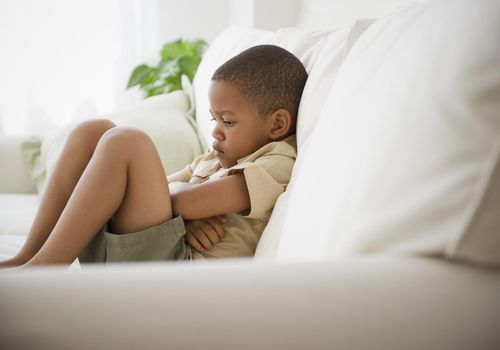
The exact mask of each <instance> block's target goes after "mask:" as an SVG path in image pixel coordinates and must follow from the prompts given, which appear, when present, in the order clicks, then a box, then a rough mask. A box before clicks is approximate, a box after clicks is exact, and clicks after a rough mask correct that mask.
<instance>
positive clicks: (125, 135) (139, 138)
mask: <svg viewBox="0 0 500 350" xmlns="http://www.w3.org/2000/svg"><path fill="white" fill-rule="evenodd" d="M151 142H152V141H151V139H150V137H149V136H148V135H147V134H146V133H145V132H144V131H142V130H140V129H137V128H133V127H124V126H119V127H116V128H112V129H109V130H108V131H106V132H105V133H104V135H102V138H101V140H100V142H99V143H100V144H102V145H103V146H104V145H109V146H112V145H118V146H119V147H120V148H121V149H124V148H126V147H132V148H134V149H136V148H137V147H141V145H145V144H148V145H149V144H151Z"/></svg>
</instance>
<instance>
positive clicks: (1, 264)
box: [0, 257, 26, 269]
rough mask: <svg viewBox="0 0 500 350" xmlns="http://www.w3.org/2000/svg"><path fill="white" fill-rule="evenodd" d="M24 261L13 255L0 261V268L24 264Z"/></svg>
mask: <svg viewBox="0 0 500 350" xmlns="http://www.w3.org/2000/svg"><path fill="white" fill-rule="evenodd" d="M25 263H26V262H25V261H21V260H20V259H18V258H16V257H14V258H10V259H8V260H4V261H0V269H4V268H13V267H18V266H22V265H24V264H25Z"/></svg>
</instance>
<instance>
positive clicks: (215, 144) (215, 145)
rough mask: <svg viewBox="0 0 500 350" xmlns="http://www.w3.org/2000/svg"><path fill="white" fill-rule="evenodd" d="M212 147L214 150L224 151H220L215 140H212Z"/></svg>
mask: <svg viewBox="0 0 500 350" xmlns="http://www.w3.org/2000/svg"><path fill="white" fill-rule="evenodd" d="M212 148H213V149H214V151H215V152H217V153H224V152H223V151H222V150H221V149H220V148H219V147H218V146H217V143H216V142H214V143H213V144H212Z"/></svg>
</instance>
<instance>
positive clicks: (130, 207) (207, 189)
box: [0, 45, 307, 266]
mask: <svg viewBox="0 0 500 350" xmlns="http://www.w3.org/2000/svg"><path fill="white" fill-rule="evenodd" d="M306 79H307V73H306V71H305V69H304V67H303V65H302V64H301V62H300V61H299V60H298V59H297V58H296V57H295V56H293V55H292V54H290V53H289V52H288V51H286V50H284V49H282V48H279V47H277V46H273V45H261V46H255V47H252V48H250V49H248V50H246V51H243V52H242V53H240V54H239V55H237V56H235V57H233V58H232V59H230V60H229V61H227V62H226V63H224V64H223V65H222V66H220V67H219V68H218V69H217V70H216V72H215V73H214V75H213V76H212V82H211V86H210V90H209V102H210V112H211V114H212V116H213V121H214V123H215V125H214V130H213V133H212V135H213V137H214V140H215V141H214V143H213V151H211V152H209V153H207V154H205V155H203V156H201V157H199V158H197V159H196V160H195V161H194V162H193V163H192V164H191V165H189V166H187V167H186V168H185V169H183V170H181V171H179V172H177V173H175V174H172V175H171V176H169V177H168V179H167V178H166V177H165V173H164V171H163V167H162V165H161V162H160V159H159V156H158V153H157V151H156V149H155V147H154V145H153V143H152V142H151V140H150V139H149V137H148V136H147V135H146V134H145V133H143V132H141V131H139V130H137V129H133V128H124V127H116V125H114V124H113V123H112V122H110V121H108V120H103V119H101V120H92V121H87V122H84V123H81V124H80V125H79V126H77V127H76V128H75V129H74V130H73V131H72V133H71V135H70V136H69V137H68V141H67V142H66V144H65V147H64V149H63V151H62V153H61V155H60V157H59V160H58V162H57V164H56V167H55V169H54V173H53V175H52V176H51V178H50V180H49V182H48V185H47V189H46V191H45V192H44V194H43V196H42V199H41V202H40V207H39V209H38V212H37V214H36V217H35V220H34V222H33V225H32V227H31V229H30V233H29V235H28V238H27V241H26V243H25V245H24V246H23V248H22V249H21V251H20V252H19V253H18V254H17V255H16V256H15V257H14V258H12V259H10V260H7V261H4V262H1V263H0V266H18V265H39V264H70V263H71V262H73V261H74V259H75V258H77V257H79V259H80V261H81V262H83V263H84V262H113V261H146V260H171V259H178V260H179V259H191V258H192V259H200V258H212V257H214V258H223V257H236V256H251V255H253V254H254V251H255V248H256V246H257V242H258V240H259V238H260V235H261V234H262V231H263V230H264V227H265V225H266V224H267V222H268V220H269V217H270V215H271V211H272V208H273V207H274V204H275V202H276V200H277V198H278V196H279V195H280V194H281V193H282V192H283V191H284V190H285V188H286V186H287V184H288V181H289V178H290V175H291V171H292V167H293V164H294V161H295V158H296V143H295V135H294V133H295V125H296V117H297V111H298V106H299V101H300V98H301V95H302V90H303V88H304V85H305V82H306ZM222 215H224V216H222ZM96 233H97V234H96Z"/></svg>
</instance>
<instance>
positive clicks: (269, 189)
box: [229, 154, 295, 219]
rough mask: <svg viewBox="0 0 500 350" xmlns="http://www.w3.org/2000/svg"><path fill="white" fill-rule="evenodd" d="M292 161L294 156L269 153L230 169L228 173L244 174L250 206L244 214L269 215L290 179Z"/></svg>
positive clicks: (260, 216) (254, 215) (248, 215)
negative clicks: (248, 210)
mask: <svg viewBox="0 0 500 350" xmlns="http://www.w3.org/2000/svg"><path fill="white" fill-rule="evenodd" d="M294 163H295V158H294V157H289V156H286V155H279V154H271V155H267V156H263V157H261V158H258V159H256V160H255V161H254V162H245V163H241V164H238V165H237V166H235V167H234V168H233V169H232V170H231V172H230V173H229V175H231V174H237V173H240V172H243V174H244V176H245V181H246V184H247V188H248V193H249V195H250V206H251V208H250V212H249V213H248V214H246V213H244V216H246V217H248V218H252V219H258V218H263V217H266V216H268V215H269V211H271V210H272V209H273V207H274V205H275V203H276V201H277V200H278V197H279V196H280V194H282V193H283V192H284V191H285V189H286V186H287V185H288V182H289V181H290V176H291V174H292V169H293V165H294ZM245 214H246V215H245Z"/></svg>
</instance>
